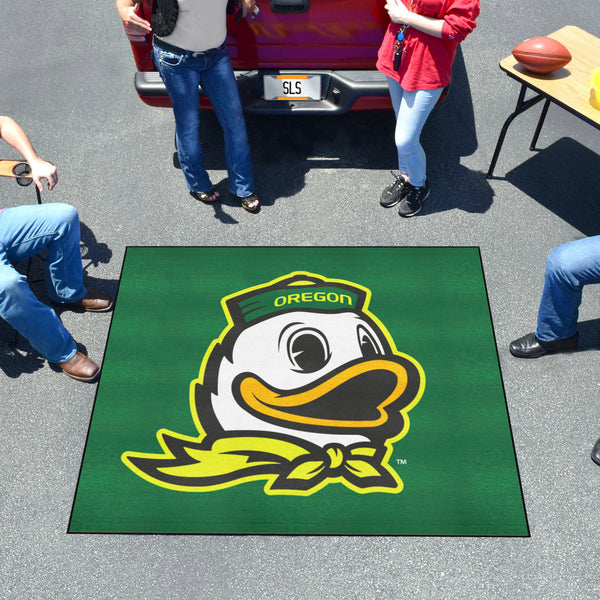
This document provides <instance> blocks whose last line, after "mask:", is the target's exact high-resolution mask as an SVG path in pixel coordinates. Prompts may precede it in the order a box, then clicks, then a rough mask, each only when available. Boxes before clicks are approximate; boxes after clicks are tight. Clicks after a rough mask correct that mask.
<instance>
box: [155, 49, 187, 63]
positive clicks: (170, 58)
mask: <svg viewBox="0 0 600 600" xmlns="http://www.w3.org/2000/svg"><path fill="white" fill-rule="evenodd" d="M158 60H159V61H160V64H161V65H165V66H167V67H178V66H179V65H180V64H181V61H182V60H183V55H182V54H175V53H174V52H160V53H159V55H158Z"/></svg>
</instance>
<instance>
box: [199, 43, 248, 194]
mask: <svg viewBox="0 0 600 600" xmlns="http://www.w3.org/2000/svg"><path fill="white" fill-rule="evenodd" d="M210 60H211V64H210V65H209V67H208V68H207V69H206V70H205V71H203V72H202V73H201V85H202V89H203V90H204V93H205V94H206V96H207V97H208V99H209V100H210V103H211V104H212V106H213V109H214V111H215V113H216V115H217V118H218V119H219V123H220V124H221V127H222V128H223V134H224V139H225V162H226V164H227V173H228V176H229V191H230V192H231V193H232V194H235V195H237V196H242V197H247V196H250V195H251V194H253V193H254V180H253V172H252V159H251V157H250V145H249V143H248V134H247V131H246V122H245V120H244V113H243V110H242V103H241V101H240V94H239V90H238V86H237V81H236V79H235V75H234V73H233V69H232V67H231V61H230V60H229V54H228V53H227V48H225V47H224V46H223V47H222V49H221V50H219V52H218V53H216V54H215V55H214V56H213V57H212V58H211V59H210Z"/></svg>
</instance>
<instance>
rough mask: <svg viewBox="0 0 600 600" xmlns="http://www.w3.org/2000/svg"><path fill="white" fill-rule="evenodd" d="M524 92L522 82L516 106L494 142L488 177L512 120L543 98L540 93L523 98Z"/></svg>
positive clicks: (492, 170)
mask: <svg viewBox="0 0 600 600" xmlns="http://www.w3.org/2000/svg"><path fill="white" fill-rule="evenodd" d="M526 92H527V86H526V85H525V84H522V85H521V91H520V92H519V99H518V100H517V106H516V107H515V110H514V111H513V113H512V114H511V115H510V116H509V117H508V119H506V121H505V122H504V125H503V126H502V129H501V131H500V136H499V137H498V142H497V143H496V148H495V150H494V155H493V156H492V162H491V163H490V168H489V169H488V172H487V175H486V177H487V178H488V179H491V178H492V176H493V173H494V168H495V166H496V163H497V162H498V156H499V155H500V150H501V148H502V144H503V143H504V138H505V137H506V132H507V131H508V128H509V126H510V124H511V123H512V122H513V120H514V119H515V117H517V116H518V115H520V114H521V113H524V112H525V111H526V110H528V109H530V108H531V107H532V106H535V105H536V104H537V103H538V102H540V101H541V100H543V99H544V96H542V95H541V94H540V95H537V96H534V97H533V98H530V99H529V100H525V94H526ZM546 102H549V100H546ZM544 116H545V115H544ZM542 123H543V121H542ZM538 127H539V128H540V129H541V125H540V124H539V123H538Z"/></svg>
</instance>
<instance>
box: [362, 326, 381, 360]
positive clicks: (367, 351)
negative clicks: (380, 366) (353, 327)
mask: <svg viewBox="0 0 600 600" xmlns="http://www.w3.org/2000/svg"><path fill="white" fill-rule="evenodd" d="M357 333H358V344H359V346H360V351H361V352H362V355H363V356H364V357H365V358H372V357H374V356H381V355H382V354H383V351H382V350H381V348H380V346H379V344H378V343H377V340H376V339H375V338H374V336H373V335H372V334H371V333H370V332H369V331H367V330H366V329H365V328H364V327H362V326H359V327H358V330H357Z"/></svg>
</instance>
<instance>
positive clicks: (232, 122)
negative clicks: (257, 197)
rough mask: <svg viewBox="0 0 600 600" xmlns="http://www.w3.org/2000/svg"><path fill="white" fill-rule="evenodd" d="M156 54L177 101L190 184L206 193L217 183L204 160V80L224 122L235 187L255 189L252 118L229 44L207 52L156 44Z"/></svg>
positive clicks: (182, 160) (180, 146) (239, 192)
mask: <svg viewBox="0 0 600 600" xmlns="http://www.w3.org/2000/svg"><path fill="white" fill-rule="evenodd" d="M153 57H154V62H155V63H156V65H157V68H158V71H159V73H160V76H161V77H162V80H163V81H164V84H165V87H166V88H167V92H168V93H169V97H170V98H171V104H172V105H173V113H174V115H175V133H176V141H177V154H178V156H179V164H180V165H181V168H182V170H183V174H184V175H185V179H186V183H187V187H188V189H189V190H190V191H192V192H200V193H206V192H209V191H210V190H211V189H212V184H211V181H210V177H209V175H208V173H207V172H206V170H205V169H204V168H203V166H202V147H201V145H200V131H199V129H200V107H199V102H200V93H199V90H198V86H199V85H200V86H201V87H202V91H203V92H204V93H205V94H206V96H207V98H208V99H209V100H210V103H211V104H212V106H213V109H214V111H215V113H216V115H217V118H218V119H219V123H220V124H221V127H222V128H223V133H224V137H225V162H226V164H227V173H228V175H229V191H230V192H231V193H232V194H235V195H236V196H242V197H247V196H250V195H251V194H253V193H254V181H253V174H252V161H251V158H250V147H249V144H248V135H247V133H246V123H245V121H244V113H243V111H242V104H241V102H240V95H239V91H238V87H237V82H236V80H235V75H234V74H233V69H232V67H231V62H230V60H229V54H228V53H227V48H226V47H225V44H223V45H222V46H220V47H219V48H218V49H217V51H216V52H212V53H206V54H202V53H195V52H188V51H186V50H181V52H175V51H173V52H172V51H167V50H164V49H163V48H160V47H158V46H156V45H155V46H154V50H153Z"/></svg>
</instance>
